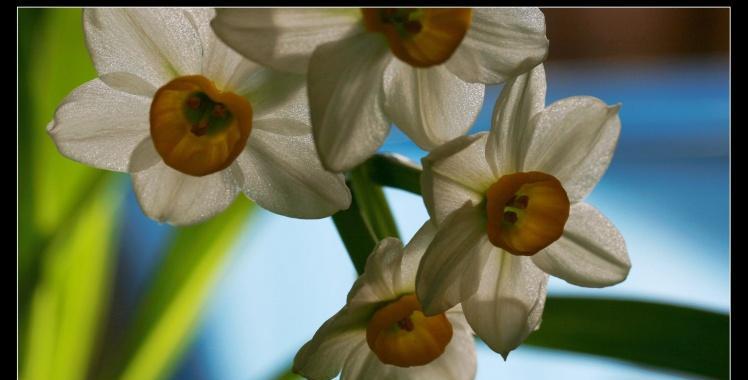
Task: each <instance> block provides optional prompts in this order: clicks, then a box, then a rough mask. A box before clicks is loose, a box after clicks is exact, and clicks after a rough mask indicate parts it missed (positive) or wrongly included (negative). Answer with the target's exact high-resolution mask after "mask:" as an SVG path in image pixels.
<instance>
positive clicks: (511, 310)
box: [462, 250, 548, 359]
mask: <svg viewBox="0 0 748 380" xmlns="http://www.w3.org/2000/svg"><path fill="white" fill-rule="evenodd" d="M547 283H548V275H547V274H545V273H544V272H543V271H541V270H540V269H538V267H536V266H535V264H533V263H532V260H531V259H530V258H529V257H526V256H515V255H512V254H510V253H508V252H505V251H503V250H497V251H495V252H493V253H492V255H491V257H490V258H489V259H488V260H487V261H486V263H485V268H484V270H483V276H482V278H481V279H480V287H479V288H478V291H477V292H476V293H475V295H473V296H472V297H470V298H469V299H468V300H466V301H464V302H463V303H462V308H463V311H464V313H465V317H466V318H467V320H468V322H469V323H470V326H471V327H472V328H473V330H475V333H476V335H478V336H479V337H480V338H481V339H482V340H483V341H484V342H486V344H487V345H488V346H489V347H491V349H492V350H494V351H496V352H498V353H500V354H501V355H502V356H504V358H505V359H506V357H507V355H509V351H511V350H513V349H515V348H517V347H518V346H519V345H520V344H522V342H523V341H524V340H525V339H526V338H527V336H528V335H530V333H531V332H533V331H534V330H535V329H536V327H537V325H538V323H539V322H540V315H541V314H542V308H543V306H544V304H545V293H546V286H547ZM538 308H540V309H538Z"/></svg>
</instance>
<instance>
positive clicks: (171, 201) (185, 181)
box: [132, 144, 241, 225]
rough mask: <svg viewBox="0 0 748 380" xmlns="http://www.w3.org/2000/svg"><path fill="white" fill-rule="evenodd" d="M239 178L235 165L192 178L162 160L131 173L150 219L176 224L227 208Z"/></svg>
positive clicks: (196, 220)
mask: <svg viewBox="0 0 748 380" xmlns="http://www.w3.org/2000/svg"><path fill="white" fill-rule="evenodd" d="M151 145H152V144H151ZM153 149H155V148H153ZM239 178H241V174H240V173H239V170H238V168H237V167H236V165H235V164H234V165H232V166H230V167H229V168H228V169H226V170H223V171H220V172H216V173H213V174H209V175H206V176H204V177H193V176H191V175H187V174H184V173H181V172H179V171H177V170H175V169H172V168H170V167H169V166H167V165H166V164H165V163H164V162H163V161H160V162H159V163H157V164H156V165H153V166H151V167H150V168H148V169H145V170H141V171H138V172H136V173H133V174H132V182H133V187H134V188H135V195H136V196H137V198H138V203H140V207H141V208H142V209H143V212H144V213H145V214H146V215H148V217H150V218H151V219H154V220H156V221H159V222H166V223H169V224H174V225H187V224H194V223H198V222H201V221H203V220H206V219H208V218H210V217H212V216H214V215H216V214H218V213H219V212H221V211H223V210H224V209H226V207H228V206H229V205H230V204H231V202H232V201H233V200H234V197H235V196H236V194H237V193H238V192H239V188H240V186H241V183H239V182H240V180H239Z"/></svg>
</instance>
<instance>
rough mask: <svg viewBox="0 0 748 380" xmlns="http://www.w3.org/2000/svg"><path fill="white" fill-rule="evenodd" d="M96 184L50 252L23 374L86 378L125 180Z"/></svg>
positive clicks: (35, 378)
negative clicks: (91, 194) (91, 195)
mask: <svg viewBox="0 0 748 380" xmlns="http://www.w3.org/2000/svg"><path fill="white" fill-rule="evenodd" d="M113 182H114V181H110V182H109V183H107V184H102V185H100V186H97V187H96V190H95V191H94V193H93V197H92V198H91V200H90V201H89V202H87V203H86V204H85V205H82V206H81V210H80V213H79V214H78V215H77V217H76V218H75V219H72V220H68V221H67V223H66V224H65V225H64V226H62V227H60V233H58V234H56V235H55V239H54V240H53V241H52V242H51V243H50V245H49V246H48V248H47V249H46V250H45V252H44V255H43V256H42V258H43V259H42V261H41V262H40V266H41V271H40V276H39V282H38V285H37V286H36V287H35V289H34V291H33V297H32V302H31V308H30V320H29V321H30V322H29V323H30V326H29V329H28V331H27V332H28V337H27V339H26V344H27V345H28V347H27V349H26V350H27V352H26V355H25V357H24V363H23V364H24V365H23V372H22V377H23V379H25V380H47V379H60V380H77V379H83V378H86V375H87V372H88V370H89V365H90V362H91V358H92V357H93V353H94V346H95V344H96V337H97V334H98V332H99V330H100V327H101V326H100V325H101V321H102V317H103V316H104V314H105V313H104V312H105V308H106V307H107V305H108V302H107V300H108V298H109V293H110V290H111V284H110V281H111V277H112V276H111V274H112V268H113V265H112V264H113V259H114V255H113V253H114V252H116V248H115V247H116V245H115V243H116V238H115V231H116V229H117V223H116V220H117V212H116V211H117V207H112V206H113V205H119V204H121V200H122V194H123V191H122V186H121V185H122V184H121V183H114V185H116V186H110V185H112V184H113ZM105 185H106V186H105Z"/></svg>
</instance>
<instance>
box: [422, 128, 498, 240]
mask: <svg viewBox="0 0 748 380" xmlns="http://www.w3.org/2000/svg"><path fill="white" fill-rule="evenodd" d="M487 139H488V134H487V133H485V132H481V133H478V134H475V135H471V136H461V137H458V138H456V139H454V140H452V141H450V142H448V143H446V144H444V145H442V146H440V147H438V148H436V149H434V150H433V151H431V153H430V154H429V155H428V156H426V157H424V158H423V159H421V163H422V164H423V173H422V174H421V192H422V193H423V202H424V203H425V204H426V209H427V210H428V212H429V215H430V216H431V218H432V219H433V220H434V222H435V223H436V225H437V226H438V225H440V224H441V223H442V221H443V220H444V218H446V217H447V215H449V214H450V213H452V212H453V211H454V210H456V209H458V208H460V207H462V205H463V204H465V202H467V201H470V202H472V203H473V204H478V203H480V202H482V201H483V198H484V194H485V192H486V190H487V189H488V188H489V187H490V186H491V184H493V183H494V182H495V178H494V175H493V172H492V171H491V168H490V167H489V166H488V162H486V154H485V148H486V141H487Z"/></svg>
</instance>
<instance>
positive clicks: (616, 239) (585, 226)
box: [532, 203, 631, 288]
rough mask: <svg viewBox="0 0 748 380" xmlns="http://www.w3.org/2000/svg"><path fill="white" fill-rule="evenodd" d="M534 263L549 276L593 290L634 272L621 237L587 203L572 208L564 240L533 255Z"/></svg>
mask: <svg viewBox="0 0 748 380" xmlns="http://www.w3.org/2000/svg"><path fill="white" fill-rule="evenodd" d="M532 261H533V262H534V263H535V265H537V266H538V267H540V269H542V270H544V271H545V272H546V273H548V274H551V275H553V276H556V277H560V278H562V279H564V280H566V281H568V282H570V283H572V284H574V285H580V286H587V287H594V288H598V287H603V286H610V285H614V284H617V283H619V282H621V281H623V280H625V279H626V276H628V274H629V270H630V269H631V261H630V260H629V255H628V252H627V250H626V243H625V242H624V240H623V236H621V233H620V232H618V229H617V228H616V227H615V226H614V225H613V223H611V222H610V220H608V218H606V217H605V216H604V215H603V214H601V213H600V212H599V211H597V209H595V208H594V207H592V206H590V205H589V204H586V203H577V204H575V205H574V206H573V207H572V208H571V213H570V214H569V220H568V221H567V222H566V226H565V229H564V234H563V236H561V238H560V239H559V240H558V241H556V242H554V243H553V244H551V245H550V246H548V248H546V249H544V250H542V251H540V252H538V253H537V254H536V255H534V256H533V257H532Z"/></svg>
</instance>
